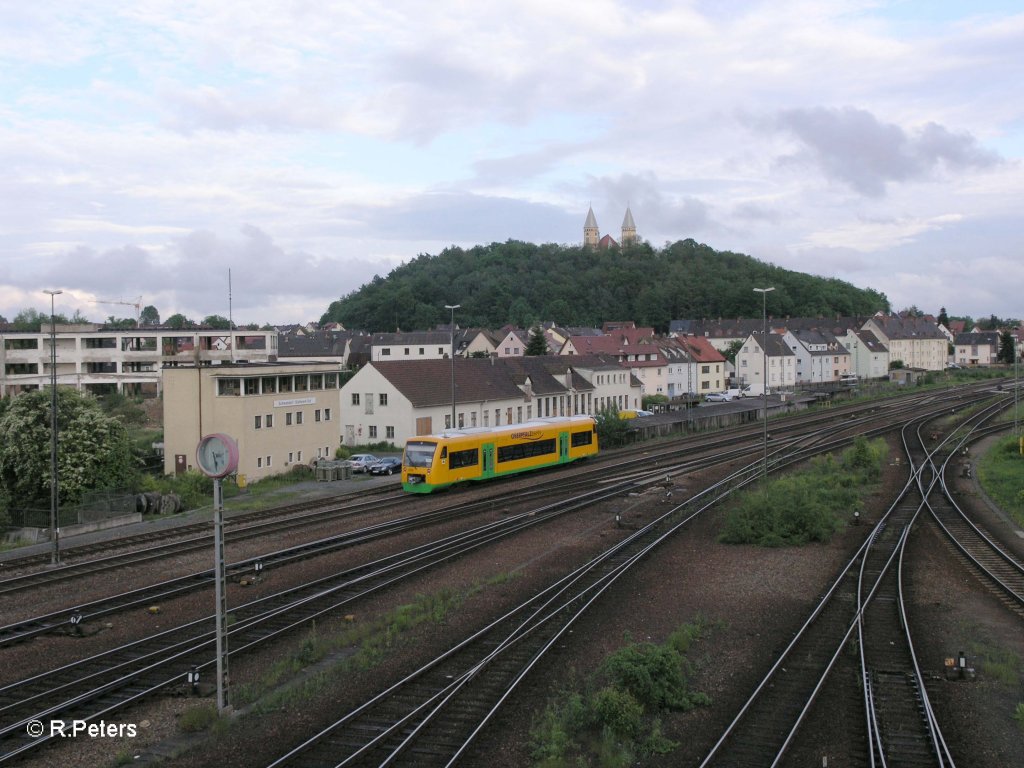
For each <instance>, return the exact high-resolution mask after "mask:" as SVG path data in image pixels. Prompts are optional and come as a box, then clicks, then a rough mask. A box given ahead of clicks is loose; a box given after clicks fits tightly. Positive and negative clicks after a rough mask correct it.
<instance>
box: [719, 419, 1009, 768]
mask: <svg viewBox="0 0 1024 768" xmlns="http://www.w3.org/2000/svg"><path fill="white" fill-rule="evenodd" d="M998 407H1001V404H997V405H995V406H992V407H991V408H989V409H986V410H985V411H983V412H981V413H979V414H977V415H974V416H972V417H971V418H970V422H971V423H974V424H977V423H983V422H984V420H986V419H988V418H991V417H992V416H993V415H994V413H995V412H996V410H997V408H998ZM933 417H934V414H932V415H929V416H927V417H923V418H921V419H918V420H915V422H914V424H915V425H916V426H917V430H916V431H917V434H916V439H914V438H912V437H911V436H910V434H909V432H910V430H909V426H910V425H908V427H905V428H904V429H903V431H902V432H903V443H904V450H905V452H906V454H907V457H908V460H909V463H908V472H909V474H908V479H907V482H906V484H905V485H904V487H903V490H902V491H901V493H900V494H899V496H898V498H897V499H896V501H895V502H894V503H893V505H892V506H891V507H890V508H889V510H888V511H887V512H886V514H885V515H884V516H883V517H882V519H881V520H880V521H879V523H878V524H877V525H876V526H875V528H874V530H873V531H872V532H871V535H870V536H869V537H868V539H867V540H866V541H865V543H864V545H863V546H862V547H861V548H860V549H859V550H858V551H857V552H856V553H855V555H854V557H853V558H852V559H851V560H850V561H849V562H848V563H847V565H846V566H845V567H844V568H843V569H842V570H841V572H840V573H839V575H838V576H837V578H836V579H835V580H834V581H833V584H832V586H831V588H830V589H829V590H828V591H827V592H826V594H825V595H824V597H823V598H822V600H821V601H820V602H819V604H818V606H817V608H815V610H814V611H813V612H812V613H811V616H810V617H809V618H808V620H807V622H806V623H805V624H804V626H803V627H802V628H801V629H800V630H799V631H798V632H797V634H796V636H795V637H794V639H793V640H792V642H791V643H790V644H789V645H788V646H787V648H786V649H785V650H784V651H783V652H782V653H781V654H780V655H779V657H778V658H777V659H776V661H775V663H774V664H773V665H772V666H771V668H770V669H769V671H768V673H767V674H766V676H765V677H764V679H763V680H762V681H761V683H760V684H759V685H758V686H757V687H756V688H755V690H754V692H753V694H752V695H751V697H750V698H749V699H748V700H747V702H746V703H745V704H744V705H743V706H742V707H741V708H740V711H739V712H738V713H737V715H736V717H735V719H734V720H733V722H732V723H731V724H730V725H729V726H728V728H727V729H726V730H725V731H724V732H723V734H722V735H721V736H720V738H719V739H718V741H717V742H716V743H715V745H714V746H713V747H712V748H711V750H710V752H709V753H708V755H707V756H706V757H705V758H704V760H703V762H702V763H701V768H712V766H719V765H721V766H758V767H763V766H778V765H784V764H785V763H784V759H785V755H786V752H787V750H788V749H789V747H790V746H791V744H792V743H793V741H794V739H795V738H796V735H797V732H798V731H799V729H800V727H801V725H802V724H803V723H804V721H805V719H806V718H807V717H808V713H809V712H810V710H811V708H812V707H813V705H814V702H815V699H816V697H817V695H818V693H819V692H820V690H821V689H822V687H823V685H824V684H825V682H826V680H827V678H828V677H829V675H830V674H831V673H832V672H833V670H834V669H835V668H836V667H837V665H840V664H844V663H848V660H846V659H845V658H844V651H845V649H847V648H848V647H849V644H850V642H851V640H855V641H856V646H857V648H858V651H859V655H860V674H859V679H860V680H861V685H860V688H861V694H862V696H863V698H864V705H863V707H862V710H863V711H864V712H865V715H864V721H863V722H864V727H863V729H862V730H861V731H860V733H861V742H862V744H863V752H862V753H861V754H858V755H847V756H846V757H847V760H848V761H849V764H851V765H865V766H876V765H951V762H949V761H948V760H949V758H948V751H947V750H946V747H945V744H944V741H943V740H942V737H941V731H940V729H939V728H938V724H937V721H936V719H935V717H934V715H933V713H932V712H931V708H930V704H929V703H928V701H927V694H926V691H925V688H924V684H923V680H922V678H921V673H920V670H919V668H918V665H917V662H916V658H915V657H914V652H913V643H912V639H911V638H910V635H909V633H908V632H907V630H906V627H907V623H906V611H905V608H904V605H903V597H904V595H903V588H902V583H901V580H900V568H899V564H900V562H901V558H902V553H903V547H904V545H905V543H906V538H907V535H908V534H909V532H910V530H911V526H912V525H913V523H914V521H915V520H916V519H917V517H918V515H919V514H920V512H921V511H922V509H924V508H925V506H926V504H927V503H928V499H929V497H930V496H931V491H932V490H933V488H934V487H935V485H936V482H937V477H938V470H936V469H935V467H934V455H933V454H934V451H932V450H929V449H928V447H927V445H926V442H927V439H928V438H926V437H925V436H923V435H922V434H921V433H920V425H922V424H924V423H925V422H927V421H928V420H930V419H931V418H933Z"/></svg>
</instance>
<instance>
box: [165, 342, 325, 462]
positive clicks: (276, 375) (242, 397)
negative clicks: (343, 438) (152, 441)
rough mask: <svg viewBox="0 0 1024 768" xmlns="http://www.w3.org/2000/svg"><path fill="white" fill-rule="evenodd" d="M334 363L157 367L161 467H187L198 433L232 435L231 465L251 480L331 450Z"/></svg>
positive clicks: (196, 442)
mask: <svg viewBox="0 0 1024 768" xmlns="http://www.w3.org/2000/svg"><path fill="white" fill-rule="evenodd" d="M340 379H341V376H340V366H339V365H338V364H337V363H280V362H279V363H247V364H245V365H231V364H225V365H216V366H198V367H196V366H179V367H177V368H168V369H165V370H164V382H163V388H164V392H163V401H164V472H166V473H168V474H170V473H181V472H184V471H186V470H189V469H194V468H195V451H196V446H197V445H198V444H199V440H200V438H202V437H204V436H205V435H209V434H214V433H221V434H226V435H229V436H230V437H232V438H234V439H235V441H236V442H237V443H238V452H239V462H238V473H239V475H244V476H245V477H246V479H248V480H259V479H260V478H263V477H266V476H268V475H272V474H278V473H281V472H286V471H288V469H289V468H290V467H291V466H292V465H294V464H309V463H311V462H314V461H316V460H317V459H321V458H332V457H333V456H334V449H335V448H337V446H338V443H339V435H340V431H341V430H340V421H341V409H340V403H341V401H340V393H339V384H340Z"/></svg>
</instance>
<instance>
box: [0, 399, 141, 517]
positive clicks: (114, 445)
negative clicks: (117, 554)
mask: <svg viewBox="0 0 1024 768" xmlns="http://www.w3.org/2000/svg"><path fill="white" fill-rule="evenodd" d="M57 430H58V435H59V438H60V450H59V451H58V453H57V467H58V470H57V475H58V484H57V488H58V492H59V494H60V503H61V504H74V503H77V502H79V501H80V500H81V499H82V496H83V495H84V494H85V492H86V491H90V490H102V489H113V488H123V487H126V486H127V485H129V484H130V483H131V481H132V479H133V478H134V477H135V474H136V469H135V464H134V459H133V458H132V449H131V441H130V439H129V437H128V431H127V429H126V427H125V425H124V424H123V423H122V422H121V421H120V420H119V419H117V418H113V417H109V416H106V415H104V413H103V411H102V409H101V408H100V405H99V403H98V402H97V401H96V400H95V398H92V397H90V396H88V395H83V394H81V393H79V392H77V391H76V390H73V389H67V388H59V389H58V390H57ZM50 439H51V432H50V390H49V389H40V390H36V391H34V392H25V393H23V394H21V395H18V397H16V398H13V399H12V401H11V402H10V404H9V405H8V406H7V407H6V408H5V409H4V411H3V414H2V416H0V505H2V502H3V500H6V501H7V503H8V504H11V503H17V505H18V506H19V507H46V506H48V505H49V503H50V502H49V500H50Z"/></svg>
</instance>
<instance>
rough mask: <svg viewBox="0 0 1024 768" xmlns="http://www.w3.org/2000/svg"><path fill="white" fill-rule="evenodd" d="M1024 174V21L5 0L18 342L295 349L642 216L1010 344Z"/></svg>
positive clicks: (1, 222) (309, 1)
mask: <svg viewBox="0 0 1024 768" xmlns="http://www.w3.org/2000/svg"><path fill="white" fill-rule="evenodd" d="M1022 157H1024V6H1022V5H1021V4H1020V3H1019V2H1018V1H1017V0H1014V1H1012V2H1011V1H1010V0H972V2H969V3H968V2H962V0H961V1H958V2H953V1H952V0H927V1H925V0H922V1H920V2H918V1H917V0H907V1H905V2H904V1H902V0H888V1H886V0H876V1H873V2H872V1H868V0H829V1H826V0H765V1H764V2H757V1H754V0H752V1H750V2H743V1H742V0H675V1H673V0H633V2H626V1H625V0H586V2H581V1H580V0H559V2H550V0H543V1H539V0H517V2H503V1H501V0H494V1H493V2H468V1H467V0H434V2H430V3H423V2H418V1H413V0H388V2H386V3H372V2H371V3H367V2H347V1H344V0H341V1H338V2H324V1H322V0H321V1H314V0H288V1H285V0H265V1H264V2H258V3H252V2H250V1H249V0H246V1H245V2H241V1H240V0H215V1H214V0H133V1H132V2H129V3H125V2H121V1H119V2H108V1H107V0H76V2H74V3H71V2H66V0H35V1H34V2H32V3H26V2H23V0H0V164H2V168H3V171H2V172H0V203H2V204H0V315H3V316H5V317H6V318H7V319H8V320H10V319H13V317H14V315H16V314H17V313H18V312H19V311H20V310H23V309H26V308H33V309H36V310H37V311H40V312H44V313H48V312H49V309H50V306H49V304H50V297H49V296H48V295H47V294H46V293H44V291H46V290H61V291H62V293H61V294H60V295H58V296H56V297H55V299H54V302H55V309H56V311H57V312H62V313H64V314H66V315H71V314H73V313H74V312H75V311H79V312H81V313H82V314H83V315H85V316H86V317H89V318H90V319H94V320H98V321H101V320H103V319H105V318H106V317H108V316H110V315H115V316H117V317H130V316H133V315H134V312H135V309H134V308H133V307H132V306H130V305H131V304H133V303H136V302H140V303H141V305H142V306H147V305H152V306H155V307H156V308H157V309H158V310H159V312H160V315H161V317H162V318H164V319H166V318H167V317H169V316H170V315H172V314H175V313H182V314H185V315H186V316H188V317H190V318H192V319H195V320H200V319H202V318H203V317H206V316H208V315H215V314H216V315H223V316H225V317H226V316H228V315H229V313H230V314H231V317H232V319H233V320H234V321H235V322H237V323H249V322H258V323H261V324H262V323H266V322H270V323H292V322H305V321H309V320H316V319H319V317H320V316H321V315H322V314H323V313H324V311H325V310H326V309H327V307H328V305H329V304H330V302H331V301H333V300H336V299H338V298H339V297H341V296H344V295H346V294H348V293H350V292H352V291H354V290H356V289H358V288H359V287H360V286H361V285H363V284H365V283H367V282H369V281H370V280H372V279H373V278H374V276H375V275H380V276H381V277H386V276H387V275H388V274H389V273H390V272H391V271H392V270H393V269H394V268H395V267H397V266H399V265H400V264H402V263H403V262H406V261H409V260H411V259H413V258H415V257H416V256H418V255H420V254H437V253H439V252H441V251H442V250H443V249H444V248H446V247H448V246H451V245H457V246H461V247H466V248H469V247H472V246H474V245H477V244H487V243H491V242H504V241H506V240H509V239H514V240H525V241H528V242H534V243H562V244H578V243H580V242H581V241H582V236H583V222H584V220H585V219H586V215H587V210H588V208H589V207H591V206H592V207H593V210H594V213H595V215H596V217H597V221H598V224H599V226H600V228H601V234H606V233H607V234H611V235H612V236H613V237H615V238H616V239H618V237H619V229H620V227H621V224H622V219H623V215H624V213H625V210H626V207H627V206H629V208H630V210H631V211H632V214H633V218H634V220H635V222H636V226H637V232H638V234H639V236H640V237H641V238H642V239H644V240H647V241H648V242H650V243H651V244H652V245H653V246H655V247H657V248H661V247H663V246H664V245H665V244H666V243H671V242H676V241H678V240H683V239H686V238H693V239H694V240H696V241H698V242H702V243H706V244H707V245H709V246H711V247H712V248H715V249H717V250H729V251H735V252H740V253H745V254H748V255H750V256H753V257H754V258H757V259H760V260H762V261H767V262H770V263H772V264H775V265H777V266H780V267H784V268H786V269H792V270H797V271H801V272H807V273H810V274H815V275H822V276H827V277H836V278H839V279H842V280H846V281H849V282H850V283H853V284H854V285H856V286H858V287H861V288H873V289H875V290H878V291H881V292H883V293H885V294H886V296H888V298H889V300H890V302H891V304H892V307H893V309H896V310H899V309H902V308H906V307H911V306H916V307H918V308H919V309H921V310H922V311H924V312H928V313H932V314H938V313H939V310H940V309H941V308H943V307H945V308H946V310H947V312H948V313H949V314H950V315H954V316H964V315H969V316H972V317H975V318H986V317H988V316H990V315H992V314H994V315H996V316H998V317H1001V318H1003V317H1014V318H1020V317H1022V316H1024V300H1022V296H1024V253H1022V251H1024V228H1022V223H1024V218H1022V203H1024V165H1022ZM229 274H230V291H229ZM458 300H459V297H458V296H452V297H451V299H450V301H451V302H452V303H457V302H458ZM118 302H120V303H118ZM770 309H771V308H770V306H769V312H770ZM545 319H553V320H556V321H557V320H558V318H545ZM670 319H675V318H670ZM368 330H378V329H368Z"/></svg>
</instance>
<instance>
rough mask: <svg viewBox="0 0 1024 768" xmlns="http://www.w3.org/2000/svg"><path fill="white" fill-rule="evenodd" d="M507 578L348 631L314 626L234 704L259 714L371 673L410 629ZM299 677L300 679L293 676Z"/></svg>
mask: <svg viewBox="0 0 1024 768" xmlns="http://www.w3.org/2000/svg"><path fill="white" fill-rule="evenodd" d="M507 579H508V576H506V575H500V576H497V577H495V578H493V579H490V580H488V581H487V582H484V583H482V584H475V585H473V586H472V587H470V588H469V589H468V590H466V591H464V592H461V593H456V592H452V591H448V590H445V591H442V592H440V593H438V594H436V595H419V596H417V598H416V599H415V601H414V602H412V603H409V604H406V605H401V606H399V607H398V608H396V609H395V610H394V611H392V612H391V613H390V614H388V615H386V616H384V617H382V618H381V619H379V620H378V621H374V622H368V623H366V624H357V623H353V624H352V627H351V629H348V630H347V631H342V632H339V633H337V634H333V635H327V634H324V633H322V632H320V631H319V630H318V629H317V626H316V625H315V624H314V625H313V626H312V628H311V629H310V630H309V632H308V633H307V635H306V637H305V639H304V640H303V641H302V643H301V644H300V646H299V648H298V649H297V650H296V651H295V652H294V653H293V654H292V655H291V656H289V657H286V658H284V659H282V660H280V661H278V662H277V663H276V664H274V665H273V666H272V667H271V668H270V669H268V670H267V671H266V672H265V673H264V674H263V676H262V677H261V678H260V679H259V680H258V681H256V682H255V683H252V684H249V685H244V686H239V687H238V688H236V689H235V695H234V698H235V701H236V702H237V703H238V704H239V705H242V706H244V705H246V704H249V703H254V702H255V709H256V711H258V712H261V713H269V712H273V711H274V710H276V709H279V708H281V707H283V706H286V705H288V704H291V703H295V702H304V701H307V700H308V699H310V698H311V697H313V696H315V695H317V694H319V693H321V692H323V691H324V690H326V689H327V688H328V687H329V686H330V685H332V684H334V683H336V682H337V680H339V679H341V678H342V677H344V676H345V675H347V674H351V673H352V672H353V671H357V670H368V669H373V668H374V667H376V666H377V665H378V664H380V663H381V661H382V660H383V659H384V658H385V657H386V656H387V654H388V653H390V652H391V651H392V650H393V649H394V648H396V647H398V646H399V644H400V643H402V642H404V641H405V638H406V637H407V636H408V634H409V633H410V632H411V631H412V630H414V629H416V628H417V627H419V626H422V625H423V624H441V623H443V622H444V621H445V619H446V617H447V616H448V615H449V613H450V612H451V611H453V610H456V609H457V608H458V607H459V606H460V605H462V603H463V602H464V601H465V600H466V599H468V598H469V597H471V596H472V595H475V594H477V593H478V592H480V591H482V590H483V589H484V588H486V587H487V586H491V585H495V584H500V583H503V582H504V581H506V580H507ZM300 674H304V675H305V676H304V677H297V676H299V675H300Z"/></svg>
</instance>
